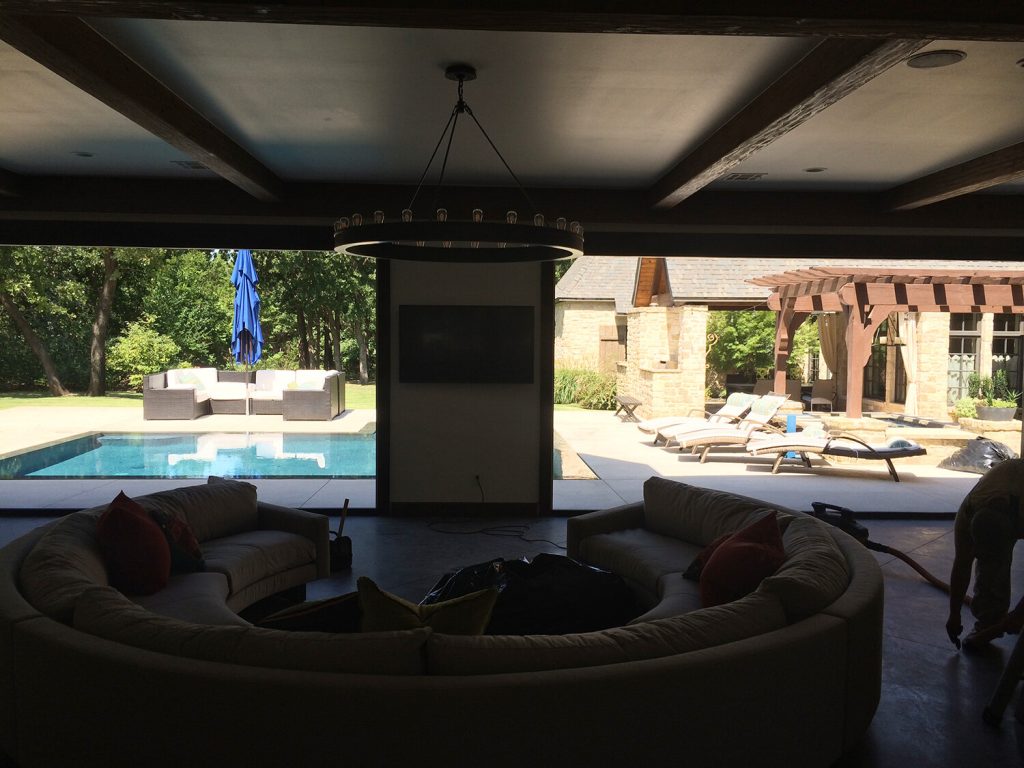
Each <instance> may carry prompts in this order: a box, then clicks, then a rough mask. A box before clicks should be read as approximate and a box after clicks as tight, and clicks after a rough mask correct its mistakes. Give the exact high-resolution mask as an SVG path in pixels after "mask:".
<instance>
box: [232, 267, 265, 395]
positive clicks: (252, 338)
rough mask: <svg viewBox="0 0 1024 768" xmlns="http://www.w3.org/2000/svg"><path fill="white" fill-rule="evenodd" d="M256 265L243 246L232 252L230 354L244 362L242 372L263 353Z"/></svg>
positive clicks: (247, 369)
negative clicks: (233, 317) (233, 296)
mask: <svg viewBox="0 0 1024 768" xmlns="http://www.w3.org/2000/svg"><path fill="white" fill-rule="evenodd" d="M259 281H260V279H259V278H258V277H257V276H256V267H255V266H253V263H252V253H251V252H250V251H249V249H248V248H243V249H242V250H240V251H239V252H238V255H237V256H235V267H234V269H233V270H232V272H231V284H232V285H233V286H235V321H234V325H233V326H232V329H231V354H232V355H234V357H235V360H236V361H237V362H239V363H242V364H243V365H244V366H245V370H246V373H248V371H249V366H250V365H253V364H254V363H255V362H256V361H257V360H259V359H260V356H261V355H262V354H263V330H262V328H260V297H259V295H258V294H257V293H256V283H258V282H259ZM245 410H246V413H248V412H249V398H248V396H247V397H246V398H245Z"/></svg>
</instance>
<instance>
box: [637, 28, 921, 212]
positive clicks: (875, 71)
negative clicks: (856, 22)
mask: <svg viewBox="0 0 1024 768" xmlns="http://www.w3.org/2000/svg"><path fill="white" fill-rule="evenodd" d="M925 44H926V41H924V40H867V39H842V38H829V39H826V40H823V41H822V42H820V43H819V44H818V45H817V46H815V48H814V49H812V50H811V52H810V53H808V54H807V55H806V56H805V57H804V58H802V59H801V60H800V61H799V62H797V63H796V64H795V65H794V66H793V67H791V68H790V69H789V70H788V71H787V72H786V73H785V74H783V75H782V76H781V77H780V78H779V79H778V80H776V81H775V82H774V83H772V84H771V85H770V86H768V88H766V89H765V90H764V91H762V92H761V93H760V94H759V95H758V96H757V97H756V98H755V99H754V100H753V101H751V102H750V103H749V104H747V106H745V107H744V108H743V109H741V110H740V111H739V112H738V113H737V114H736V115H734V116H733V117H732V118H730V119H729V120H728V121H727V122H726V123H725V124H724V125H722V126H721V127H720V128H718V129H717V130H716V131H715V132H714V133H713V134H711V136H709V137H708V138H707V139H705V140H704V142H703V143H702V144H700V146H698V147H697V148H696V149H695V150H694V151H693V152H691V153H690V154H689V155H687V156H686V157H684V158H683V159H682V160H680V161H679V162H678V163H677V164H676V165H675V167H673V168H672V169H671V170H670V171H669V172H668V173H666V174H665V175H664V176H663V177H662V178H661V179H659V180H658V181H657V182H656V183H655V184H654V185H653V186H652V187H651V189H650V191H649V194H650V197H651V203H652V204H653V205H655V206H656V207H659V208H671V207H673V206H676V205H679V203H681V202H682V201H683V200H686V199H687V198H688V197H690V196H691V195H693V194H694V193H695V192H698V191H700V190H701V189H703V188H704V187H706V186H707V185H708V184H710V183H711V182H713V181H715V180H716V179H719V178H721V177H722V176H724V175H725V174H726V173H728V172H729V170H730V169H732V168H733V167H735V166H736V165H738V164H739V163H741V162H743V161H744V160H746V159H747V158H748V157H750V156H751V155H753V154H754V153H755V152H758V151H759V150H762V149H764V148H765V147H767V146H768V145H769V144H771V143H772V142H773V141H775V140H776V139H779V138H781V137H783V136H785V135H786V134H787V133H789V132H790V131H792V130H793V129H794V128H796V127H798V126H800V125H802V124H803V123H805V122H806V121H807V120H809V119H811V118H812V117H814V116H815V115H817V114H818V113H819V112H821V111H823V110H825V109H827V108H828V107H830V106H832V105H833V104H835V103H836V102H837V101H839V100H840V99H842V98H844V97H846V96H848V95H849V94H851V93H853V92H854V91H855V90H857V89H858V88H860V87H861V86H862V85H864V84H866V83H868V82H870V81H871V80H873V79H874V78H875V77H877V76H878V75H880V74H882V73H883V72H885V71H886V70H887V69H889V68H890V67H892V66H893V65H894V64H897V63H899V62H901V61H904V60H906V59H907V57H909V56H910V55H911V54H913V53H914V52H916V51H918V50H920V49H921V48H922V47H924V45H925Z"/></svg>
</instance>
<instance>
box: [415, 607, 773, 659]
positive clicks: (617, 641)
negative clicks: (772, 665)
mask: <svg viewBox="0 0 1024 768" xmlns="http://www.w3.org/2000/svg"><path fill="white" fill-rule="evenodd" d="M785 625H786V614H785V612H784V611H783V610H782V606H781V604H780V603H779V601H778V599H777V598H776V597H774V596H773V595H769V594H765V593H757V592H755V593H753V594H750V595H747V596H746V597H744V598H742V599H740V600H737V601H735V602H732V603H727V604H725V605H717V606H715V607H713V608H703V609H701V610H699V611H694V612H693V613H688V614H686V615H685V616H675V617H673V618H669V619H658V620H657V621H649V622H645V623H642V624H630V625H628V626H625V627H616V628H615V629H607V630H604V631H602V632H589V633H586V634H576V635H526V636H513V635H491V636H484V637H462V636H458V635H442V634H433V635H431V637H430V640H429V641H428V643H427V672H428V673H429V674H432V675H485V674H500V673H506V672H538V671H543V670H550V669H572V668H578V667H591V666H599V665H602V664H619V663H622V662H626V661H638V660H641V659H656V658H661V657H664V656H674V655H676V654H680V653H688V652H690V651H696V650H700V649H702V648H710V647H712V646H718V645H723V644H725V643H731V642H735V641H737V640H743V639H745V638H748V637H753V636H754V635H760V634H764V633H766V632H771V631H773V630H776V629H781V628H782V627H784V626H785Z"/></svg>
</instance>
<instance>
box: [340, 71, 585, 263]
mask: <svg viewBox="0 0 1024 768" xmlns="http://www.w3.org/2000/svg"><path fill="white" fill-rule="evenodd" d="M445 76H446V77H447V78H448V79H449V80H457V81H458V84H459V85H458V89H459V90H458V101H457V102H456V103H455V107H454V108H453V109H452V112H451V115H450V116H449V118H448V122H447V123H446V124H445V127H444V130H443V131H442V132H441V138H440V139H438V142H437V145H436V146H435V147H434V152H433V153H432V154H431V156H430V159H429V160H428V161H427V166H426V168H424V170H423V174H422V175H421V176H420V180H419V183H418V184H417V186H416V191H415V192H414V194H413V198H412V200H411V201H410V202H409V205H408V207H406V208H405V209H404V210H402V212H401V214H400V217H396V218H395V219H394V220H392V221H387V220H386V217H385V214H384V212H383V211H374V212H373V214H372V218H370V219H369V220H366V219H364V217H363V215H362V214H360V213H354V214H352V215H351V216H350V217H349V216H345V217H342V218H340V219H338V221H337V222H336V223H335V225H334V250H335V251H337V252H339V253H342V254H345V255H350V256H361V257H365V258H373V259H406V260H410V261H434V262H465V263H492V262H493V263H500V262H542V261H557V260H560V259H574V258H576V257H578V256H582V255H583V227H582V226H581V225H580V223H579V222H577V221H573V222H570V223H567V222H566V219H565V218H557V219H555V221H554V225H553V226H551V225H548V224H546V223H545V217H544V214H542V213H540V212H538V211H537V210H536V206H534V205H533V202H532V200H531V199H530V196H529V195H528V194H527V192H526V189H525V188H524V187H523V185H522V184H521V183H520V181H519V178H518V177H517V176H516V175H515V173H514V172H513V170H512V168H511V167H509V164H508V163H507V162H506V161H505V158H504V157H503V156H502V154H501V152H500V151H498V148H497V147H496V146H495V145H494V142H493V141H491V138H490V136H488V135H487V131H486V130H484V127H483V126H482V125H481V124H480V121H479V120H477V119H476V116H475V115H474V114H473V110H472V109H470V107H469V105H468V104H467V103H466V101H465V99H464V98H463V84H464V83H465V82H466V81H468V80H474V79H476V70H474V69H473V68H472V67H470V66H468V65H466V64H453V65H452V66H450V67H448V69H447V70H446V71H445ZM463 114H465V115H468V116H469V117H470V118H472V120H473V122H474V124H476V126H477V128H479V129H480V133H481V134H483V137H484V138H485V139H486V140H487V143H488V144H489V145H490V147H491V149H493V150H494V153H495V154H496V155H497V156H498V158H499V159H500V160H501V162H502V164H503V165H504V166H505V169H506V170H507V171H508V172H509V174H510V175H511V176H512V178H513V180H514V181H515V183H516V186H517V187H518V188H519V191H520V192H521V193H522V196H523V199H524V201H525V203H526V205H527V209H528V210H530V211H532V212H533V214H532V223H522V224H521V223H519V213H518V212H517V211H514V210H510V211H507V212H506V213H505V214H504V217H503V218H504V221H488V220H487V219H486V218H485V216H484V211H483V210H482V209H481V208H474V209H473V210H472V211H471V212H470V215H469V217H468V218H467V219H463V220H459V219H449V216H448V210H447V209H446V208H438V207H437V200H438V199H440V198H439V196H440V193H441V190H442V187H443V186H444V174H445V169H446V168H447V166H448V157H449V154H450V152H451V148H452V141H453V139H454V138H455V128H456V126H457V125H458V121H459V117H460V115H463ZM446 139H447V141H446ZM442 144H445V151H444V156H443V160H442V163H441V171H440V176H439V178H438V182H437V186H436V191H435V194H434V198H435V204H434V205H433V206H431V208H432V211H431V214H430V216H429V218H426V219H417V218H415V216H414V214H413V206H414V205H415V204H416V199H417V198H418V197H419V193H420V191H421V189H422V188H423V181H424V179H425V178H426V176H427V173H428V172H429V171H430V167H431V165H432V164H433V162H434V159H435V158H436V157H437V154H438V150H440V148H441V145H442Z"/></svg>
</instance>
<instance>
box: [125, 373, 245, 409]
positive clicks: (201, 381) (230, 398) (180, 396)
mask: <svg viewBox="0 0 1024 768" xmlns="http://www.w3.org/2000/svg"><path fill="white" fill-rule="evenodd" d="M252 381H253V372H252V371H248V372H246V371H218V370H217V369H216V368H172V369H171V370H169V371H164V372H161V373H154V374H151V375H149V376H146V377H145V378H144V379H143V384H142V418H144V419H146V420H147V421H148V420H151V419H195V418H198V417H199V416H206V415H209V414H211V413H245V398H246V394H247V392H248V387H247V385H248V384H249V383H251V382H252Z"/></svg>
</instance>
